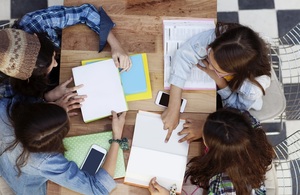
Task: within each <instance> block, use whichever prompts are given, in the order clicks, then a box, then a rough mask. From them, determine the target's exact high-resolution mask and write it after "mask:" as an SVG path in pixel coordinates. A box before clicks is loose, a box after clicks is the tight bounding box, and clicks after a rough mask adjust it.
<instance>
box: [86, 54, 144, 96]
mask: <svg viewBox="0 0 300 195" xmlns="http://www.w3.org/2000/svg"><path fill="white" fill-rule="evenodd" d="M107 59H110V58H103V59H101V58H99V59H92V60H83V61H82V64H83V65H84V64H90V63H94V62H97V61H99V60H107ZM130 59H131V62H132V66H131V68H130V70H129V71H124V72H122V73H121V74H120V77H121V82H122V86H123V90H124V94H125V95H130V94H136V93H142V92H146V91H147V78H146V73H145V70H144V66H145V65H144V63H147V66H148V62H147V57H146V54H145V53H143V54H134V55H130Z"/></svg>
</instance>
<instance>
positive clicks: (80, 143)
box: [63, 131, 125, 179]
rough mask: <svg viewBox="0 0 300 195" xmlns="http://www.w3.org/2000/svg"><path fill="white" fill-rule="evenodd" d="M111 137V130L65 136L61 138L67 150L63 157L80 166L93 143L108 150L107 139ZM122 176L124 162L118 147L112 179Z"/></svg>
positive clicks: (123, 173)
mask: <svg viewBox="0 0 300 195" xmlns="http://www.w3.org/2000/svg"><path fill="white" fill-rule="evenodd" d="M111 138H112V132H111V131H108V132H101V133H95V134H88V135H79V136H73V137H67V138H65V139H64V140H63V143H64V146H65V148H66V150H67V151H66V152H65V157H66V158H67V159H68V160H70V161H74V162H75V163H76V164H77V165H78V167H80V166H81V164H82V163H83V161H84V158H85V157H86V155H87V153H88V151H89V149H90V147H91V146H92V145H93V144H97V145H99V146H101V147H103V148H104V149H106V150H107V151H108V149H109V147H110V144H109V143H108V140H109V139H111ZM122 177H125V162H124V155H123V151H122V150H121V149H120V148H119V151H118V158H117V163H116V170H115V175H114V179H117V178H122Z"/></svg>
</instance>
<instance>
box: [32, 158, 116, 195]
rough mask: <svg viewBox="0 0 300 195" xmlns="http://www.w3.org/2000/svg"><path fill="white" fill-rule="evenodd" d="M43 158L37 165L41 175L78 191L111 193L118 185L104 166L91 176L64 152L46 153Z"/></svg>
mask: <svg viewBox="0 0 300 195" xmlns="http://www.w3.org/2000/svg"><path fill="white" fill-rule="evenodd" d="M38 158H41V156H39V157H38ZM43 158H44V160H43V161H42V162H41V164H40V165H39V166H38V167H37V168H38V169H39V172H40V175H41V176H42V177H45V178H47V179H48V180H51V181H53V182H55V183H57V184H59V185H61V186H64V187H66V188H69V189H71V190H74V191H76V192H79V193H82V194H109V193H110V192H111V191H112V190H113V189H114V188H115V187H116V183H115V181H114V180H113V178H112V177H111V176H110V175H109V174H108V173H107V172H106V171H105V170H104V169H102V168H101V169H100V170H99V171H98V172H97V173H96V175H95V176H91V175H89V174H88V173H86V172H84V171H81V170H80V169H79V168H78V166H77V165H76V164H75V163H74V162H73V161H68V160H67V159H66V158H65V157H64V156H63V155H62V154H51V155H45V156H44V157H43Z"/></svg>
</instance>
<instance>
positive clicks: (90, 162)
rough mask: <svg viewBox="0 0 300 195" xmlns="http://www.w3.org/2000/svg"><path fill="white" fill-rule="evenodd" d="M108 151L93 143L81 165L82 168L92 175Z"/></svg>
mask: <svg viewBox="0 0 300 195" xmlns="http://www.w3.org/2000/svg"><path fill="white" fill-rule="evenodd" d="M106 153H107V151H106V150H105V149H104V148H102V147H100V146H98V145H95V144H94V145H92V146H91V148H90V150H89V152H88V154H87V156H86V157H85V159H84V161H83V163H82V165H81V170H83V171H86V172H88V173H89V174H90V175H95V173H97V171H98V170H99V168H100V167H101V165H102V163H103V161H104V158H105V156H106Z"/></svg>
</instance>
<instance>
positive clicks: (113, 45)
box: [107, 31, 122, 50]
mask: <svg viewBox="0 0 300 195" xmlns="http://www.w3.org/2000/svg"><path fill="white" fill-rule="evenodd" d="M107 42H108V44H109V45H110V47H111V49H112V50H115V49H118V48H122V47H121V44H120V42H119V41H118V39H117V38H116V37H115V35H114V34H113V33H112V32H111V31H110V32H109V34H108V36H107Z"/></svg>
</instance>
